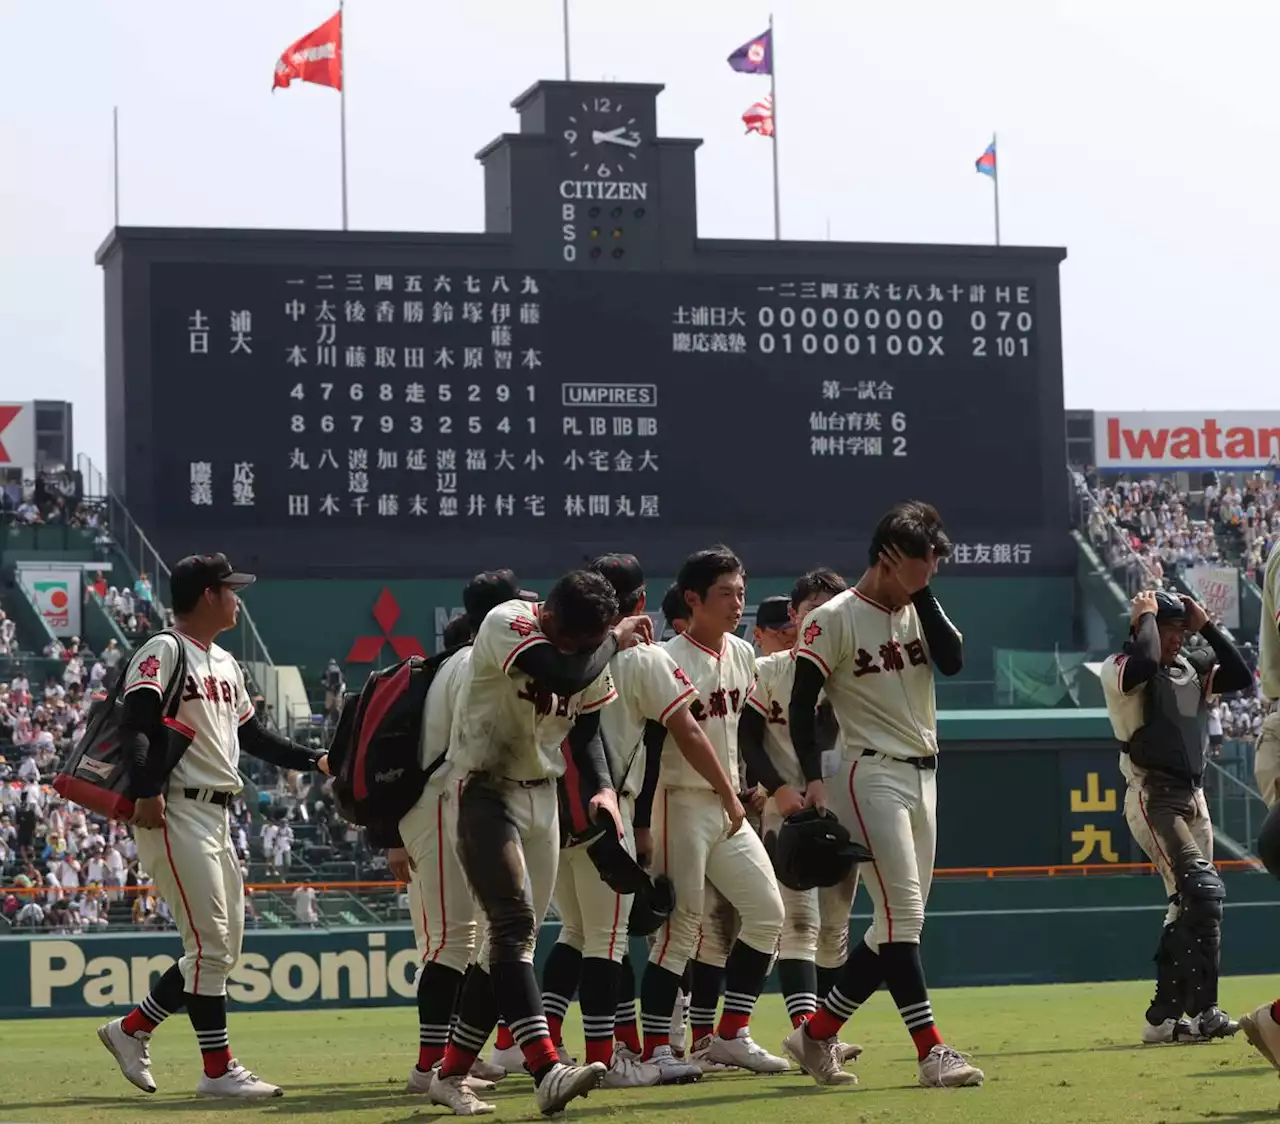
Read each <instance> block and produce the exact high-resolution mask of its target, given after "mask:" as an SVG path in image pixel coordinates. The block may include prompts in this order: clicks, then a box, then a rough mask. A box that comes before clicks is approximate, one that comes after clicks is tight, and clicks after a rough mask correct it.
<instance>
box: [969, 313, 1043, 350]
mask: <svg viewBox="0 0 1280 1124" xmlns="http://www.w3.org/2000/svg"><path fill="white" fill-rule="evenodd" d="M1034 323H1035V320H1034V319H1033V318H1032V316H1031V313H1029V312H995V313H992V314H991V315H990V316H988V315H987V314H986V313H985V312H983V311H982V310H981V309H974V311H973V312H972V313H971V314H970V316H969V327H970V328H972V329H973V330H974V331H975V332H985V331H986V330H987V328H988V327H991V328H994V329H995V330H996V331H997V332H1020V333H1023V334H1021V335H1018V336H1012V335H998V336H974V337H973V354H974V355H977V356H979V357H982V358H986V357H989V356H993V355H994V356H997V357H998V358H1000V359H1013V358H1014V357H1024V358H1025V357H1026V356H1029V355H1030V354H1031V341H1030V340H1029V339H1028V338H1027V336H1026V333H1028V332H1030V331H1031V328H1032V325H1033V324H1034Z"/></svg>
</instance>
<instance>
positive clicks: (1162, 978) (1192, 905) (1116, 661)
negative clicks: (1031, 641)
mask: <svg viewBox="0 0 1280 1124" xmlns="http://www.w3.org/2000/svg"><path fill="white" fill-rule="evenodd" d="M1188 631H1193V632H1199V633H1200V634H1201V635H1202V636H1203V637H1204V638H1205V640H1207V641H1208V642H1209V645H1210V647H1209V649H1205V648H1200V649H1198V650H1195V651H1192V650H1186V651H1184V650H1183V642H1184V641H1185V639H1186V636H1187V632H1188ZM1251 681H1252V676H1251V674H1250V673H1249V668H1248V666H1247V665H1246V664H1245V662H1244V658H1243V657H1242V656H1241V655H1240V653H1239V652H1238V651H1236V648H1235V646H1234V645H1233V644H1232V643H1231V641H1229V640H1228V639H1227V638H1226V637H1225V636H1224V635H1223V634H1222V632H1221V630H1219V629H1218V628H1217V627H1216V626H1215V625H1213V624H1212V623H1211V622H1210V621H1209V617H1208V614H1206V613H1205V611H1204V609H1203V608H1201V606H1200V605H1198V604H1196V602H1195V601H1193V600H1192V599H1191V598H1190V597H1178V596H1176V595H1175V594H1172V593H1166V592H1163V591H1160V592H1150V591H1147V592H1143V593H1139V594H1138V596H1137V597H1135V598H1134V599H1133V622H1132V632H1131V634H1130V639H1129V641H1128V643H1127V644H1126V645H1125V648H1124V651H1123V652H1120V653H1118V654H1117V655H1113V656H1108V657H1107V659H1106V660H1105V661H1104V662H1103V665H1102V688H1103V693H1104V695H1105V698H1106V702H1107V715H1108V717H1109V718H1110V719H1111V726H1112V729H1113V730H1114V732H1115V735H1116V739H1117V740H1118V741H1119V742H1120V743H1121V746H1122V752H1121V754H1120V771H1121V772H1122V773H1123V774H1124V776H1125V780H1126V781H1127V782H1128V788H1127V790H1126V792H1125V800H1124V816H1125V822H1126V823H1128V825H1129V830H1130V831H1131V832H1132V833H1133V837H1134V839H1135V840H1136V841H1137V843H1138V846H1140V847H1141V848H1142V850H1143V852H1144V853H1145V854H1146V856H1147V857H1148V858H1149V859H1150V860H1151V862H1152V863H1153V864H1154V866H1155V868H1156V869H1157V870H1158V871H1159V872H1160V877H1161V878H1162V879H1163V880H1164V888H1165V893H1166V894H1167V895H1168V900H1169V908H1168V911H1167V913H1166V914H1165V925H1164V931H1163V932H1162V933H1161V936H1160V944H1159V946H1158V948H1157V949H1156V992H1155V996H1154V998H1153V999H1152V1001H1151V1004H1150V1006H1148V1008H1147V1015H1146V1019H1145V1020H1144V1022H1143V1026H1142V1040H1143V1041H1144V1042H1148V1043H1157V1042H1174V1041H1179V1040H1183V1041H1186V1040H1198V1041H1203V1040H1204V1039H1206V1038H1222V1037H1226V1036H1228V1035H1232V1034H1234V1033H1235V1032H1236V1030H1237V1024H1236V1023H1235V1022H1234V1021H1233V1020H1232V1019H1230V1018H1229V1017H1228V1016H1227V1015H1226V1014H1224V1013H1223V1012H1222V1011H1220V1010H1219V1009H1218V958H1219V955H1218V954H1219V944H1220V939H1221V938H1220V927H1221V922H1222V901H1223V898H1224V897H1225V896H1226V887H1225V886H1224V884H1223V882H1222V879H1221V878H1220V877H1219V876H1218V872H1217V870H1216V869H1214V866H1213V825H1212V824H1211V823H1210V821H1209V807H1208V805H1207V804H1206V803H1205V798H1204V789H1203V787H1202V786H1203V783H1204V771H1205V760H1206V757H1207V754H1208V748H1209V725H1208V722H1209V695H1210V694H1216V693H1218V692H1222V691H1238V690H1241V689H1242V688H1244V687H1247V686H1248V685H1249V683H1250V682H1251ZM1184 1012H1185V1013H1186V1014H1188V1015H1191V1016H1192V1018H1191V1020H1190V1021H1189V1022H1188V1021H1187V1020H1185V1019H1183V1017H1182V1016H1183V1013H1184Z"/></svg>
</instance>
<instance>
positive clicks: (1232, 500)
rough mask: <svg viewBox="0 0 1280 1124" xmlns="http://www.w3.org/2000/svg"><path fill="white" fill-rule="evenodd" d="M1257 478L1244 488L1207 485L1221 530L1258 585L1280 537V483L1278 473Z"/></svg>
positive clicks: (1209, 501)
mask: <svg viewBox="0 0 1280 1124" xmlns="http://www.w3.org/2000/svg"><path fill="white" fill-rule="evenodd" d="M1269 476H1270V477H1271V478H1268V476H1267V475H1258V476H1255V477H1253V478H1251V479H1249V480H1246V481H1245V482H1244V484H1243V485H1240V486H1238V485H1236V484H1234V483H1230V484H1228V485H1227V486H1226V487H1219V485H1218V484H1216V483H1211V484H1207V485H1205V490H1204V494H1205V503H1206V506H1207V507H1208V508H1209V510H1210V512H1211V514H1212V515H1213V517H1214V518H1215V519H1216V521H1217V523H1218V524H1219V526H1220V527H1221V528H1222V534H1223V537H1224V538H1225V539H1229V540H1230V541H1231V545H1232V553H1233V554H1234V555H1235V556H1236V557H1238V558H1239V560H1240V565H1241V567H1242V568H1243V569H1244V570H1245V572H1246V573H1247V574H1248V575H1249V576H1250V577H1251V578H1253V579H1254V580H1255V581H1256V582H1258V583H1259V584H1261V583H1262V570H1263V566H1264V565H1265V564H1266V561H1267V559H1268V558H1269V557H1270V556H1271V550H1272V548H1273V547H1274V546H1275V544H1276V539H1277V538H1280V484H1278V483H1277V482H1276V480H1275V479H1274V477H1275V473H1270V474H1269Z"/></svg>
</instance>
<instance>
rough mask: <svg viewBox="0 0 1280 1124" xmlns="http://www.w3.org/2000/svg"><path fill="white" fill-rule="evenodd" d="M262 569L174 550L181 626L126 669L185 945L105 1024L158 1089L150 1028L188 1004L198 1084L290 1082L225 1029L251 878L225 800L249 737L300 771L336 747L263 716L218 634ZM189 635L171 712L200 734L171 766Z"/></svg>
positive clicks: (164, 890) (137, 781)
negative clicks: (254, 1066) (145, 990)
mask: <svg viewBox="0 0 1280 1124" xmlns="http://www.w3.org/2000/svg"><path fill="white" fill-rule="evenodd" d="M253 580H254V579H253V576H252V575H250V574H241V573H237V572H236V571H235V569H234V568H233V567H232V565H231V563H230V562H228V561H227V558H226V555H224V554H202V555H194V556H192V557H189V558H184V559H182V560H181V561H180V562H178V563H176V564H175V565H174V567H173V570H172V572H171V574H170V578H169V597H170V605H171V607H172V609H173V614H174V628H175V630H176V631H177V633H178V636H177V637H176V638H175V637H174V636H173V635H172V634H169V633H160V634H157V635H156V636H153V637H152V638H151V639H149V640H147V641H146V642H145V643H144V644H143V645H142V646H141V647H140V648H139V649H138V650H137V652H135V653H134V655H133V658H132V659H131V660H130V661H129V664H128V666H127V667H126V669H125V673H124V674H125V685H124V692H123V697H124V714H123V718H122V721H121V724H120V733H121V740H122V744H123V745H124V746H125V748H126V750H127V751H129V752H130V754H131V758H130V775H131V777H130V779H131V784H132V789H133V793H134V795H135V798H136V799H135V802H134V808H135V810H134V816H133V821H132V822H133V825H134V836H135V840H136V843H137V848H138V860H139V862H140V863H141V864H142V866H143V867H144V868H145V869H146V870H147V871H148V872H150V874H151V876H152V878H153V879H154V880H155V884H156V887H157V888H158V889H159V891H160V893H161V894H163V895H164V900H165V901H166V902H167V903H168V905H169V908H170V909H171V910H172V912H173V918H174V921H175V922H176V923H177V926H178V932H179V933H180V934H181V936H182V947H183V956H182V958H181V959H180V960H179V961H178V962H177V963H176V964H175V965H174V966H173V967H172V968H170V969H169V970H168V971H167V972H165V973H164V975H163V976H161V977H160V979H159V981H157V983H156V985H155V986H154V987H153V988H152V989H151V991H150V993H149V994H148V995H147V997H146V998H145V999H143V1001H142V1003H141V1004H140V1005H139V1006H137V1007H135V1008H134V1009H133V1010H132V1011H130V1012H129V1014H127V1015H125V1016H124V1018H122V1019H114V1020H112V1021H111V1022H109V1023H107V1024H106V1025H105V1026H103V1027H100V1028H99V1030H98V1037H99V1039H101V1041H102V1044H103V1045H104V1046H106V1048H107V1049H108V1050H110V1051H111V1053H112V1055H113V1056H114V1057H115V1059H116V1061H117V1062H118V1063H119V1065H120V1071H121V1072H122V1073H123V1074H124V1076H125V1077H126V1078H127V1079H128V1080H129V1081H130V1082H131V1083H132V1084H134V1085H136V1086H137V1087H138V1088H139V1089H142V1090H144V1091H145V1092H148V1093H154V1092H155V1091H156V1085H155V1081H154V1080H153V1078H152V1076H151V1058H150V1039H151V1035H152V1033H153V1032H154V1031H155V1029H156V1027H157V1026H158V1025H159V1024H160V1023H161V1022H163V1021H164V1020H165V1019H166V1018H168V1016H170V1015H172V1014H176V1013H177V1012H178V1011H179V1010H181V1009H182V1008H183V1007H185V1008H186V1010H187V1014H188V1016H189V1017H190V1019H191V1025H192V1027H193V1028H194V1029H195V1032H196V1041H197V1043H198V1045H199V1047H200V1056H201V1060H202V1062H203V1066H204V1074H203V1076H202V1077H201V1078H200V1083H199V1084H198V1085H197V1087H196V1092H197V1093H198V1094H199V1095H200V1096H204V1097H227V1098H234V1099H257V1098H261V1097H278V1096H280V1095H282V1093H283V1090H282V1089H280V1088H279V1087H278V1086H275V1085H272V1084H270V1083H269V1082H266V1081H263V1080H262V1079H261V1078H259V1077H257V1076H255V1075H254V1074H253V1073H250V1072H249V1070H247V1069H246V1068H245V1067H244V1066H242V1065H241V1064H240V1063H239V1062H237V1061H236V1060H235V1059H234V1058H233V1057H232V1056H231V1047H230V1041H229V1039H228V1037H227V977H228V976H229V975H230V973H231V971H232V969H234V968H235V966H236V963H237V962H238V961H239V959H240V949H241V943H242V941H243V938H244V883H243V881H242V879H241V874H240V861H239V858H238V857H237V855H236V851H235V845H234V841H233V837H232V834H231V828H230V826H229V824H228V820H227V808H228V806H229V805H230V803H231V800H232V797H234V796H235V795H236V794H237V793H238V792H240V791H241V788H242V787H243V785H242V782H241V779H240V771H239V761H240V752H241V750H244V752H246V753H249V754H251V755H253V756H254V757H258V758H261V759H262V760H263V761H267V762H269V763H270V764H272V765H275V766H277V767H278V768H281V769H296V770H298V771H307V770H311V769H319V770H320V771H321V772H324V773H327V772H328V760H327V758H326V757H325V756H324V755H323V754H316V753H314V752H312V751H311V750H310V749H307V748H305V747H303V746H300V745H297V744H295V743H293V742H290V741H288V740H287V739H285V738H282V737H280V735H279V734H276V733H273V732H271V731H270V730H268V729H267V728H266V727H264V726H263V725H262V724H261V722H260V721H259V720H258V718H257V716H256V715H255V713H254V708H253V702H252V700H251V699H250V698H249V692H248V690H247V689H246V687H245V682H244V673H243V672H242V670H241V668H240V665H239V664H238V663H237V662H236V660H235V657H234V656H232V655H231V653H230V652H228V651H226V650H225V649H223V648H221V647H219V646H218V645H217V644H216V643H214V640H215V638H216V637H217V636H219V635H220V634H221V633H223V632H225V631H227V630H228V629H231V628H234V627H235V626H236V621H237V620H238V619H239V615H240V598H239V597H238V596H237V593H238V591H239V590H241V589H243V588H245V587H246V586H248V585H250V584H252V582H253ZM179 644H181V645H182V649H183V655H184V656H185V659H186V667H187V678H186V681H185V683H183V684H182V686H181V690H180V695H179V698H180V701H179V704H178V710H177V714H176V715H175V717H174V719H173V722H174V723H176V724H177V725H178V726H179V727H181V728H183V729H184V732H189V733H190V734H191V744H190V745H189V746H188V748H187V750H186V751H185V753H184V754H183V755H182V757H181V758H180V759H179V761H178V762H177V764H176V765H174V767H173V771H172V772H171V773H170V774H169V776H168V777H167V778H166V777H161V776H158V775H157V772H156V769H157V763H156V757H157V753H156V745H155V744H154V743H155V742H156V741H157V740H158V738H159V736H160V734H161V733H162V731H163V723H165V722H167V721H168V719H166V718H164V716H163V715H162V712H161V708H162V705H163V696H164V693H165V687H166V685H167V684H168V682H169V680H170V678H171V677H172V676H173V674H174V673H175V670H176V668H177V664H178V645H179Z"/></svg>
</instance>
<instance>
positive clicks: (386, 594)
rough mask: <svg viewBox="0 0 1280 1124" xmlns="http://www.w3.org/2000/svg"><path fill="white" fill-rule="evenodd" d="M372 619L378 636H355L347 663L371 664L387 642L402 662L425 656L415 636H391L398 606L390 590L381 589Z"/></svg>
mask: <svg viewBox="0 0 1280 1124" xmlns="http://www.w3.org/2000/svg"><path fill="white" fill-rule="evenodd" d="M373 619H374V622H375V623H376V624H377V626H378V628H379V629H380V630H381V634H380V635H378V636H357V637H356V638H355V641H354V642H353V643H352V645H351V651H349V652H348V653H347V663H373V661H374V660H376V659H377V658H378V656H379V655H381V654H382V646H383V645H384V644H386V643H387V642H388V641H390V643H391V650H392V651H393V652H395V654H396V659H399V660H404V659H408V658H409V657H410V656H425V655H426V652H424V651H423V649H422V645H421V643H419V641H418V638H417V637H416V636H392V635H391V630H392V629H393V628H395V626H396V621H398V620H399V619H400V606H399V605H398V604H397V603H396V599H395V597H394V596H392V593H391V590H389V589H387V588H386V587H383V590H382V592H381V593H380V594H378V600H377V601H375V602H374V604H373Z"/></svg>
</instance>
